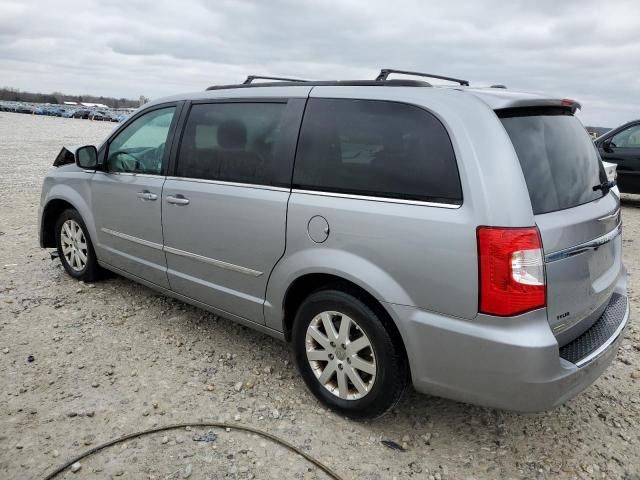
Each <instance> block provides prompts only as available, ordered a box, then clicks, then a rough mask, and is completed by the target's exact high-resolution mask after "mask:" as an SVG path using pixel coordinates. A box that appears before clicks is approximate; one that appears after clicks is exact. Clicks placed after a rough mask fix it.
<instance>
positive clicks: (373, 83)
mask: <svg viewBox="0 0 640 480" xmlns="http://www.w3.org/2000/svg"><path fill="white" fill-rule="evenodd" d="M261 78H263V77H261ZM301 86H305V87H306V86H308V87H325V86H327V87H329V86H331V87H335V86H352V87H365V86H367V87H382V86H386V87H430V86H431V85H429V84H428V83H427V82H423V81H422V80H412V79H391V80H384V81H380V82H379V81H377V80H292V81H289V80H282V81H277V82H261V83H247V82H246V81H245V82H244V83H240V84H236V85H212V86H210V87H208V88H207V90H228V89H232V88H262V87H301Z"/></svg>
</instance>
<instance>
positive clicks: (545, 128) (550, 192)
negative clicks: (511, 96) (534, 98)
mask: <svg viewBox="0 0 640 480" xmlns="http://www.w3.org/2000/svg"><path fill="white" fill-rule="evenodd" d="M498 115H499V116H500V117H501V120H502V124H503V125H504V128H505V129H506V130H507V133H508V134H509V137H510V138H511V142H512V143H513V146H514V148H515V150H516V153H517V154H518V160H520V166H521V167H522V173H523V174H524V178H525V180H526V182H527V188H528V190H529V197H530V198H531V206H532V207H533V213H534V214H536V215H537V214H542V213H549V212H555V211H557V210H564V209H567V208H572V207H576V206H578V205H582V204H584V203H588V202H591V201H593V200H596V199H597V198H600V197H602V191H600V190H598V191H595V190H593V187H594V186H596V185H599V184H601V183H602V182H604V181H606V174H605V172H604V169H603V167H602V162H600V157H599V156H598V152H597V151H596V148H595V146H594V145H593V142H592V140H591V138H590V137H589V134H588V133H587V131H586V130H585V128H584V127H583V126H582V123H580V121H579V120H578V119H577V118H576V117H574V116H573V115H572V114H571V113H570V112H569V111H568V110H562V109H557V110H549V109H533V110H530V111H527V110H522V111H519V110H518V109H513V110H505V111H503V112H498Z"/></svg>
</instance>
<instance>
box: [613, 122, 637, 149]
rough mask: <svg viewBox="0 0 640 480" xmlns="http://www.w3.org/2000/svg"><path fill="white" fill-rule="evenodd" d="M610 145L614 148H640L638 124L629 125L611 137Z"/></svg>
mask: <svg viewBox="0 0 640 480" xmlns="http://www.w3.org/2000/svg"><path fill="white" fill-rule="evenodd" d="M611 146H612V147H616V148H640V125H635V126H633V127H629V128H627V129H626V130H623V131H622V132H620V133H618V134H616V135H615V136H614V137H613V138H612V139H611Z"/></svg>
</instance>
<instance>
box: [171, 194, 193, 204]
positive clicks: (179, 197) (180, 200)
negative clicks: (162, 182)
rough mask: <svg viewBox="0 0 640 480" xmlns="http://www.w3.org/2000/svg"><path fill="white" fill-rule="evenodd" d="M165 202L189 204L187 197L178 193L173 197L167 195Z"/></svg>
mask: <svg viewBox="0 0 640 480" xmlns="http://www.w3.org/2000/svg"><path fill="white" fill-rule="evenodd" d="M167 203H170V204H172V205H189V199H188V198H185V197H184V196H182V195H180V194H178V195H176V196H175V197H174V196H171V195H169V196H168V197H167Z"/></svg>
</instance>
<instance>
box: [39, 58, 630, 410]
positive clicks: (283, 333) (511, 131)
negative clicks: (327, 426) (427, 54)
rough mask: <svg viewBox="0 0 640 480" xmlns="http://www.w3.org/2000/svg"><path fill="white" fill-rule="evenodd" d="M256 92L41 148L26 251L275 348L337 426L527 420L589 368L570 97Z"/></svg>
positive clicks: (583, 209) (441, 89)
mask: <svg viewBox="0 0 640 480" xmlns="http://www.w3.org/2000/svg"><path fill="white" fill-rule="evenodd" d="M390 73H401V74H402V73H411V74H413V75H419V76H423V77H435V78H439V79H440V80H445V81H451V82H452V85H453V86H438V87H434V86H432V85H430V84H429V83H427V82H425V81H418V80H406V79H388V78H387V77H388V76H389V74H390ZM256 78H259V77H249V78H248V79H247V81H246V82H245V83H244V84H240V85H229V86H215V87H210V88H209V89H207V90H206V91H202V92H197V93H191V94H185V95H178V96H174V97H169V98H163V99H160V100H156V101H154V102H152V103H149V104H147V105H145V106H144V107H142V108H141V109H140V110H138V111H137V112H136V113H135V114H134V115H133V116H132V117H131V118H130V119H129V120H128V121H127V122H126V123H124V124H123V125H121V126H119V128H117V129H116V130H115V131H114V132H113V133H112V134H111V135H110V136H109V138H107V139H106V140H105V142H104V143H103V144H102V145H100V146H98V147H94V146H83V147H79V148H71V147H70V148H63V149H62V151H61V152H60V154H59V155H58V157H57V158H56V160H55V162H54V168H52V169H51V170H50V171H49V173H48V175H47V176H46V178H45V180H44V185H43V189H42V198H41V204H40V210H39V226H40V243H41V246H42V247H47V248H56V249H57V252H58V254H59V257H60V259H61V261H62V264H63V266H64V268H65V269H66V271H67V272H68V273H69V275H71V276H72V277H74V278H77V279H79V280H84V281H94V280H96V279H98V278H99V277H100V272H101V269H108V270H111V271H113V272H116V273H118V274H120V275H123V276H126V277H128V278H130V279H132V280H134V281H137V282H140V283H142V284H144V285H147V286H149V287H150V288H153V289H156V290H158V291H160V292H163V293H166V294H167V295H171V296H173V297H176V298H179V299H181V300H183V301H185V302H188V303H190V304H193V305H197V306H199V307H202V308H204V309H207V310H210V311H213V312H216V313H218V314H220V315H222V316H225V317H227V318H230V319H232V320H235V321H238V322H241V323H243V324H245V325H248V326H251V327H253V328H255V329H258V330H260V331H262V332H265V333H268V334H269V335H273V336H275V337H278V338H281V339H283V340H286V341H287V342H289V343H290V344H291V348H292V350H293V354H294V358H295V362H296V364H297V367H298V369H299V371H300V374H301V376H302V378H303V379H304V381H305V382H306V384H307V386H308V388H309V389H310V390H311V392H312V393H313V394H314V395H315V396H316V397H317V398H318V399H319V400H320V401H321V402H323V403H324V404H326V405H328V406H329V407H331V408H333V409H334V410H336V411H337V412H339V413H341V414H343V415H346V416H349V417H360V418H364V417H375V416H378V415H381V414H383V413H385V412H386V411H388V410H389V409H390V408H392V407H393V406H394V405H395V404H396V403H397V402H398V401H399V400H400V398H401V395H402V393H403V391H404V390H405V388H406V386H407V385H408V384H409V383H412V384H413V386H414V387H415V388H416V389H417V390H419V391H420V392H424V393H428V394H433V395H439V396H443V397H448V398H451V399H455V400H460V401H464V402H471V403H475V404H479V405H486V406H492V407H497V408H504V409H511V410H518V411H538V410H543V409H548V408H551V407H553V406H555V405H558V404H560V403H562V402H564V401H566V400H567V399H569V398H571V397H573V396H574V395H576V394H577V393H578V392H580V391H581V390H583V389H584V388H586V387H587V386H589V385H590V384H591V383H593V382H594V381H595V380H596V379H597V378H598V376H599V375H600V374H601V373H602V372H603V371H604V370H605V368H606V367H607V366H608V365H609V363H610V362H611V360H612V359H613V357H614V356H615V354H616V351H617V349H618V346H619V344H620V342H621V339H622V337H623V332H624V329H625V326H626V325H627V322H628V318H629V302H628V299H627V293H626V271H625V269H624V267H623V264H622V251H621V250H622V240H621V228H622V227H621V218H620V200H619V198H618V196H617V195H616V194H615V192H614V191H612V187H613V182H611V181H608V180H607V177H606V174H605V172H604V169H603V166H602V163H601V161H600V158H599V156H598V153H597V151H596V149H595V148H594V146H593V143H592V142H591V140H590V138H589V136H588V134H587V132H586V131H585V129H584V127H583V126H582V124H581V123H580V121H579V120H578V119H577V118H576V117H575V116H574V113H575V111H576V109H577V108H579V105H578V103H576V102H575V101H573V100H569V99H554V98H547V97H545V96H541V95H537V94H528V93H521V92H514V91H511V90H508V89H505V88H504V87H502V86H495V87H487V88H473V87H470V86H469V84H468V82H466V81H464V80H458V79H455V78H448V77H441V76H433V75H428V74H420V73H416V72H402V71H394V70H383V71H382V72H381V74H380V76H379V77H378V78H377V79H376V80H372V81H368V80H359V81H323V82H311V81H301V80H300V81H299V80H289V79H274V78H268V80H270V81H269V82H264V81H262V82H255V81H254V80H256ZM278 80H283V81H278Z"/></svg>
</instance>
